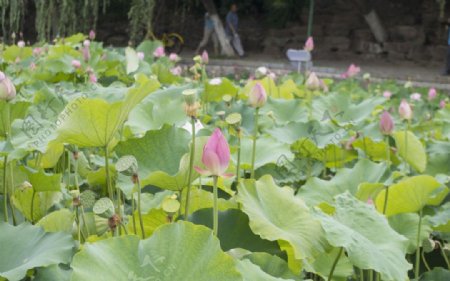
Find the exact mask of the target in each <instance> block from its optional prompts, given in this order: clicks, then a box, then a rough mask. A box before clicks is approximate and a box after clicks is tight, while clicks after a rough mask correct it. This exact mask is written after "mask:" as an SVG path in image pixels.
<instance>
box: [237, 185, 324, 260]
mask: <svg viewBox="0 0 450 281" xmlns="http://www.w3.org/2000/svg"><path fill="white" fill-rule="evenodd" d="M238 202H239V203H241V204H242V210H243V211H244V213H246V214H247V215H248V217H249V219H250V228H251V229H252V231H253V232H254V233H255V234H258V235H259V236H261V238H263V239H266V240H269V241H278V240H283V241H286V242H288V243H289V244H290V245H292V247H293V249H294V253H295V258H297V259H303V258H308V257H314V256H317V255H318V254H319V253H320V252H323V251H324V248H325V247H326V245H327V244H326V241H325V239H324V235H323V234H324V233H323V230H322V227H321V226H320V223H319V221H317V219H316V218H314V216H313V215H312V214H311V213H310V211H309V209H308V207H307V206H306V204H305V203H304V202H303V200H302V199H300V198H299V197H295V196H294V191H293V190H292V189H291V188H290V187H283V188H280V187H278V186H276V185H275V183H274V182H273V179H272V177H270V176H263V177H262V178H261V179H260V180H259V181H254V180H246V181H245V182H244V183H243V184H241V186H239V187H238ZM287 213H289V214H291V215H289V216H287V215H286V214H287Z"/></svg>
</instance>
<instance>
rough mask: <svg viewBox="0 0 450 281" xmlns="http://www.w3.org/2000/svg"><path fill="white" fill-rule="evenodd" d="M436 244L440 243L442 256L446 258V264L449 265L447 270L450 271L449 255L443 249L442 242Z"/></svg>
mask: <svg viewBox="0 0 450 281" xmlns="http://www.w3.org/2000/svg"><path fill="white" fill-rule="evenodd" d="M436 243H438V245H439V249H440V251H441V255H442V257H443V258H444V260H445V263H446V264H447V268H448V269H449V270H450V262H449V260H448V258H447V255H446V254H445V250H444V247H442V244H441V242H439V241H436Z"/></svg>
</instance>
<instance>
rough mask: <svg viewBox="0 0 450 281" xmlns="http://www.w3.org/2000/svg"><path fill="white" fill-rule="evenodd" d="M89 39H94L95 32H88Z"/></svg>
mask: <svg viewBox="0 0 450 281" xmlns="http://www.w3.org/2000/svg"><path fill="white" fill-rule="evenodd" d="M89 39H91V40H94V39H95V31H94V30H91V31H89Z"/></svg>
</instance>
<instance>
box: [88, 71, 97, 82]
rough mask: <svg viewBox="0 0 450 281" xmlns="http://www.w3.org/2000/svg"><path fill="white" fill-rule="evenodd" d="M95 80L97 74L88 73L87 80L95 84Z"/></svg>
mask: <svg viewBox="0 0 450 281" xmlns="http://www.w3.org/2000/svg"><path fill="white" fill-rule="evenodd" d="M97 80H98V79H97V76H95V74H94V73H91V74H89V82H91V83H93V84H95V83H97Z"/></svg>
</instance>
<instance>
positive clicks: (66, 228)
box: [36, 209, 75, 234]
mask: <svg viewBox="0 0 450 281" xmlns="http://www.w3.org/2000/svg"><path fill="white" fill-rule="evenodd" d="M74 221H75V214H74V213H73V212H71V211H69V210H68V209H61V210H57V211H54V212H51V213H50V214H48V215H46V216H45V217H43V218H42V219H40V220H39V222H38V223H37V224H36V225H38V226H40V227H42V228H43V229H44V230H45V231H46V232H66V233H70V234H72V228H73V223H74Z"/></svg>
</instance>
